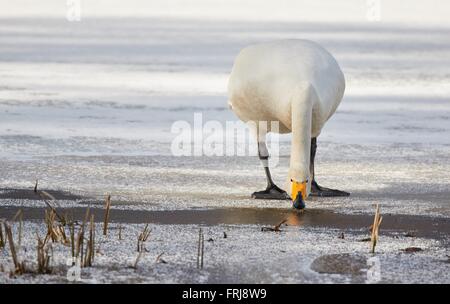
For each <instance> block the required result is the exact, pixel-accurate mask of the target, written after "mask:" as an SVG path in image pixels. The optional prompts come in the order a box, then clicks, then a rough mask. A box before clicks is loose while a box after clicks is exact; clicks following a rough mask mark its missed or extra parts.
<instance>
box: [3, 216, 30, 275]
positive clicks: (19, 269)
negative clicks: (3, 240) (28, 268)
mask: <svg viewBox="0 0 450 304" xmlns="http://www.w3.org/2000/svg"><path fill="white" fill-rule="evenodd" d="M3 227H4V228H5V234H6V237H7V239H8V245H9V250H10V252H11V257H12V260H13V263H14V271H13V274H23V273H25V263H24V262H23V261H20V259H19V256H18V254H17V248H16V244H15V242H14V237H13V233H12V229H11V226H10V225H8V223H7V222H4V223H3Z"/></svg>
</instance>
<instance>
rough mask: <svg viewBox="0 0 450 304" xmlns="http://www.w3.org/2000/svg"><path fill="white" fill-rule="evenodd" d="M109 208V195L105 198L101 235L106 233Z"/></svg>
mask: <svg viewBox="0 0 450 304" xmlns="http://www.w3.org/2000/svg"><path fill="white" fill-rule="evenodd" d="M110 208H111V195H109V194H108V195H107V196H106V198H105V218H104V220H103V235H107V234H108V222H109V209H110Z"/></svg>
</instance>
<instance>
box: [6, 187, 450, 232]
mask: <svg viewBox="0 0 450 304" xmlns="http://www.w3.org/2000/svg"><path fill="white" fill-rule="evenodd" d="M2 190H3V191H0V218H6V219H8V218H12V217H13V216H14V215H15V214H16V213H17V211H18V210H19V209H21V210H22V211H23V218H24V220H42V219H43V217H44V209H45V207H44V206H45V205H44V204H43V207H42V208H41V207H23V206H4V207H1V201H2V200H4V199H36V194H35V193H33V191H30V190H12V189H9V190H6V189H2ZM4 190H6V191H4ZM48 192H49V193H51V194H52V195H54V196H55V197H57V198H58V199H65V200H77V199H78V200H79V199H80V198H81V197H79V196H74V195H71V194H68V193H63V192H56V191H48ZM58 211H59V212H60V213H61V214H64V213H67V214H68V215H70V217H71V218H73V219H76V220H82V219H83V218H84V216H85V213H86V207H73V208H60V209H59V210H58ZM91 213H93V214H94V215H95V218H96V219H97V220H99V221H100V220H102V219H103V217H104V210H103V209H102V208H91ZM283 220H286V224H287V225H290V226H303V227H319V228H320V227H328V228H334V229H342V230H361V231H364V232H367V230H368V227H369V226H370V225H371V224H372V221H373V216H372V215H365V214H342V213H335V212H331V211H328V210H320V209H306V210H304V211H298V210H295V209H276V208H220V209H186V210H157V211H151V210H126V209H125V210H118V209H111V214H110V221H111V222H118V223H133V224H136V223H154V224H161V225H196V224H197V225H210V226H213V225H220V224H224V225H267V226H274V225H276V224H278V223H280V222H281V221H283ZM381 229H382V230H384V231H385V232H404V233H407V232H408V233H410V234H411V235H413V236H417V237H426V238H435V239H440V238H445V237H449V236H450V220H449V219H447V218H436V217H429V216H419V215H417V216H416V215H395V214H384V215H383V223H382V227H381Z"/></svg>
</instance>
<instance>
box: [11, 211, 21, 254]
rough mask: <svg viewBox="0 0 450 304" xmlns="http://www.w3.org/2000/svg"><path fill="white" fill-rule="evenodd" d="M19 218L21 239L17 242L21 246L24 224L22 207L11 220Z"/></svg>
mask: <svg viewBox="0 0 450 304" xmlns="http://www.w3.org/2000/svg"><path fill="white" fill-rule="evenodd" d="M17 218H19V240H18V242H17V244H18V246H19V247H20V246H21V245H22V225H23V211H22V209H19V210H18V211H17V212H16V214H15V215H14V217H13V218H12V220H11V222H14V221H16V220H17Z"/></svg>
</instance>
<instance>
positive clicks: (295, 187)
mask: <svg viewBox="0 0 450 304" xmlns="http://www.w3.org/2000/svg"><path fill="white" fill-rule="evenodd" d="M291 181H292V191H291V198H292V200H293V201H295V199H296V198H297V195H298V193H299V192H301V194H302V198H303V200H305V199H306V195H307V192H306V187H307V185H308V181H304V182H296V181H295V180H291Z"/></svg>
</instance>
